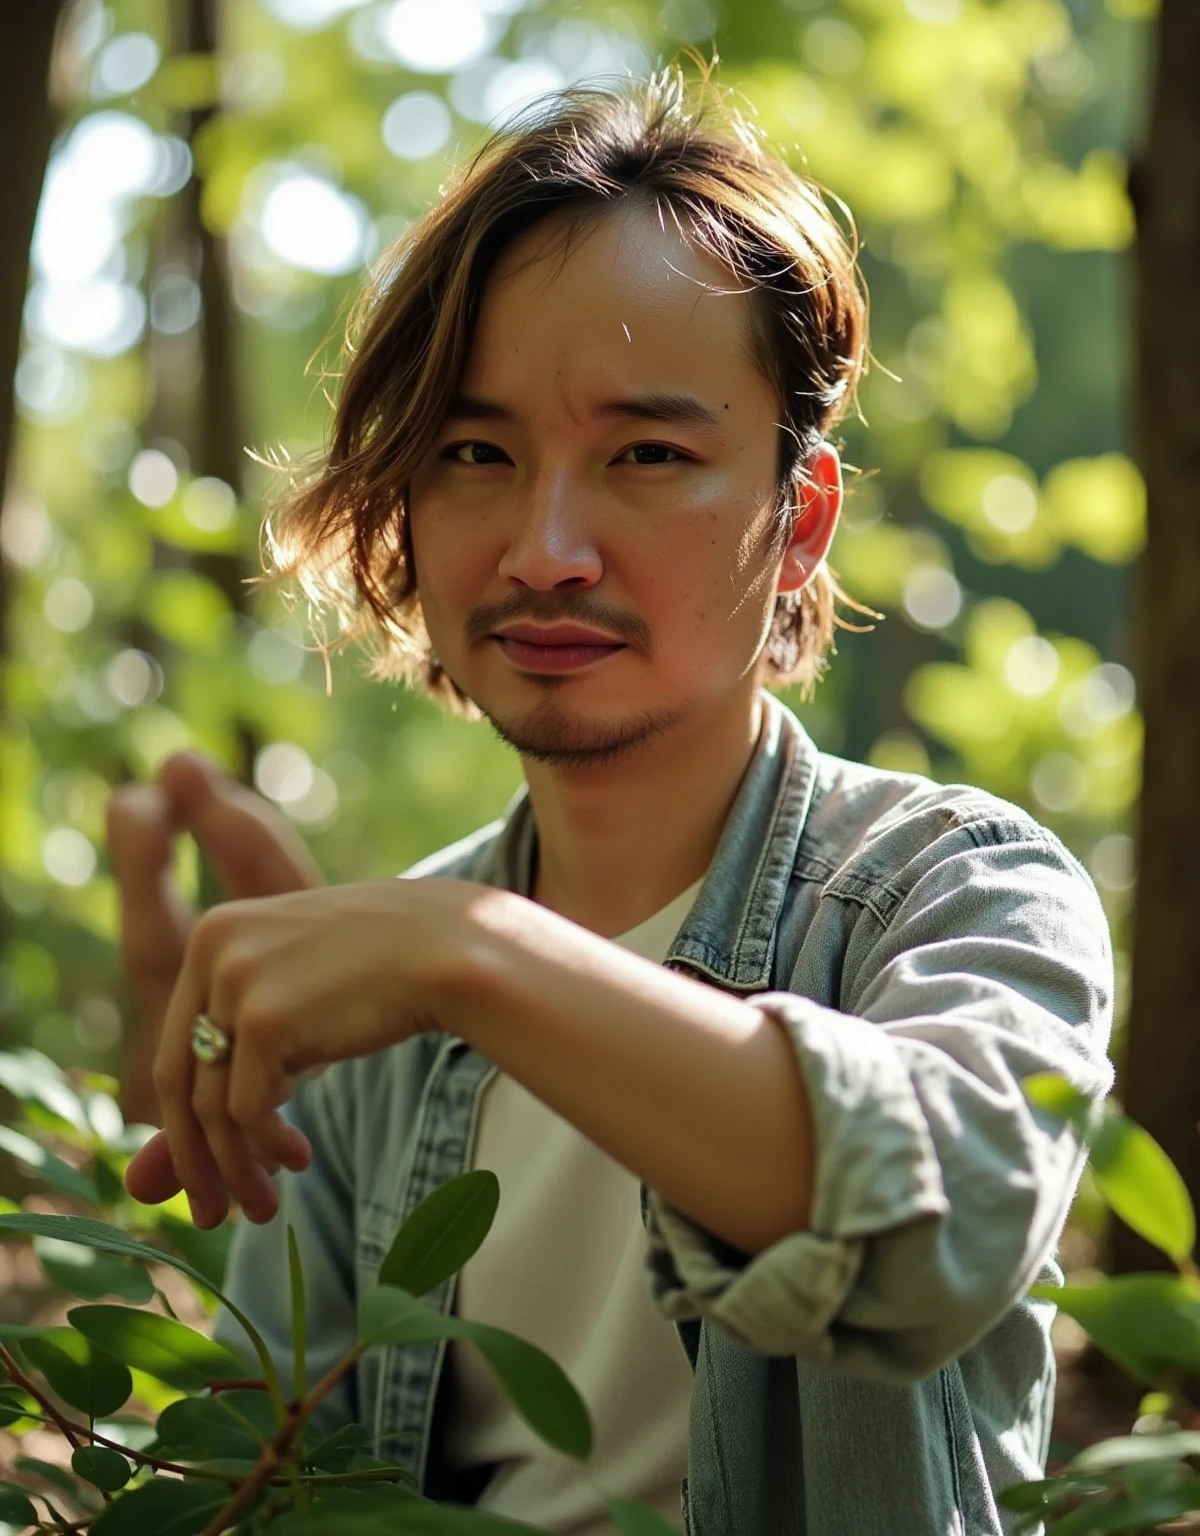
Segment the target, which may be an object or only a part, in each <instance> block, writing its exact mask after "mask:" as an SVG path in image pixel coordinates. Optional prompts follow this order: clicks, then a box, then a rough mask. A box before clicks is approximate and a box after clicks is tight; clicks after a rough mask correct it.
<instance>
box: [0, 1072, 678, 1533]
mask: <svg viewBox="0 0 1200 1536" xmlns="http://www.w3.org/2000/svg"><path fill="white" fill-rule="evenodd" d="M0 1084H2V1085H3V1086H4V1087H6V1088H7V1089H8V1090H9V1092H10V1093H11V1094H12V1095H13V1096H14V1097H15V1098H16V1100H17V1102H18V1104H19V1106H20V1119H19V1121H18V1123H17V1124H16V1125H14V1126H0V1146H2V1147H3V1148H4V1150H6V1151H7V1152H8V1153H9V1154H10V1155H11V1156H12V1157H15V1158H16V1159H17V1160H18V1161H19V1162H21V1163H23V1164H24V1165H25V1166H26V1168H27V1169H28V1170H29V1171H30V1172H31V1173H33V1174H34V1175H36V1176H37V1177H38V1178H39V1179H40V1180H41V1181H42V1183H43V1184H44V1185H45V1186H46V1187H47V1188H48V1189H49V1190H50V1191H52V1192H53V1193H54V1195H55V1196H57V1197H59V1198H60V1199H62V1198H65V1199H66V1200H68V1201H71V1202H74V1204H75V1205H82V1206H85V1207H89V1208H90V1210H89V1211H88V1212H87V1213H86V1214H85V1213H84V1212H77V1211H65V1212H57V1213H47V1212H45V1211H43V1210H24V1209H21V1208H19V1207H15V1206H13V1205H12V1203H11V1202H8V1206H9V1208H8V1209H6V1210H4V1211H0V1236H3V1235H7V1234H23V1235H24V1236H26V1237H27V1238H28V1239H29V1241H30V1242H31V1244H32V1246H33V1250H34V1252H35V1254H36V1255H37V1258H38V1261H39V1263H40V1264H41V1267H42V1270H43V1272H44V1274H45V1277H46V1280H47V1282H48V1283H49V1284H50V1285H51V1286H52V1287H54V1288H55V1289H57V1290H62V1291H66V1292H67V1293H68V1294H70V1295H72V1296H75V1297H78V1298H80V1299H81V1300H82V1301H83V1302H84V1304H83V1305H80V1306H75V1307H72V1308H71V1309H70V1310H69V1311H68V1313H67V1321H66V1324H65V1325H61V1324H60V1325H54V1326H49V1327H43V1326H17V1325H2V1324H0V1428H3V1429H7V1430H8V1431H9V1433H11V1434H14V1435H18V1436H20V1435H23V1434H25V1433H27V1432H28V1431H29V1430H30V1429H33V1428H35V1427H48V1428H53V1429H57V1430H58V1431H59V1432H60V1433H61V1434H62V1435H63V1436H64V1437H65V1439H66V1441H67V1442H68V1444H69V1446H70V1448H71V1458H70V1470H69V1471H68V1469H67V1468H66V1467H65V1466H60V1465H57V1464H54V1463H51V1462H47V1461H43V1460H39V1459H37V1458H34V1457H29V1456H21V1457H18V1458H17V1460H16V1462H15V1468H14V1470H15V1471H16V1472H18V1473H21V1474H23V1475H24V1477H25V1478H26V1479H27V1481H23V1482H18V1481H15V1480H3V1479H0V1522H5V1523H6V1524H7V1525H9V1526H15V1527H17V1528H18V1529H21V1530H26V1529H31V1530H38V1531H52V1532H56V1533H59V1536H80V1533H83V1532H85V1531H86V1532H88V1533H89V1536H143V1533H145V1532H149V1531H153V1532H155V1533H156V1536H218V1533H220V1532H223V1531H235V1532H238V1533H245V1536H249V1533H257V1532H261V1531H267V1530H269V1531H270V1532H271V1533H272V1536H323V1533H337V1532H344V1531H347V1530H353V1531H354V1532H356V1533H359V1532H361V1533H363V1536H374V1533H383V1532H389V1533H391V1532H395V1533H404V1532H412V1533H429V1536H441V1533H445V1536H500V1533H502V1532H505V1531H532V1530H534V1529H535V1527H533V1526H530V1525H526V1524H524V1523H521V1522H518V1521H513V1520H509V1519H504V1518H501V1517H499V1516H497V1515H491V1514H487V1513H484V1512H481V1511H479V1510H476V1509H473V1508H469V1507H464V1506H458V1505H450V1504H437V1503H435V1502H433V1501H432V1500H430V1499H426V1498H424V1497H423V1496H422V1495H421V1494H420V1492H419V1491H418V1489H417V1488H416V1486H415V1483H414V1479H413V1478H412V1475H411V1474H410V1472H409V1471H408V1470H407V1468H406V1467H404V1466H403V1465H401V1464H400V1463H398V1462H396V1461H392V1460H389V1459H387V1458H386V1457H382V1456H378V1455H376V1454H375V1453H374V1451H373V1449H372V1446H371V1442H370V1435H369V1434H368V1431H367V1430H366V1429H365V1428H364V1427H363V1426H362V1425H358V1424H349V1425H345V1426H343V1427H342V1428H340V1429H338V1430H337V1431H336V1432H335V1433H333V1434H332V1435H321V1434H320V1433H318V1432H317V1430H316V1429H315V1428H314V1424H313V1414H314V1412H315V1410H316V1409H317V1408H318V1407H319V1405H320V1404H321V1402H322V1401H323V1400H324V1398H325V1397H326V1396H327V1395H328V1394H329V1392H330V1391H331V1390H332V1389H333V1387H334V1386H335V1385H336V1384H337V1382H338V1381H339V1380H340V1379H341V1378H342V1377H343V1376H344V1375H346V1373H347V1372H349V1371H352V1370H353V1369H354V1367H355V1366H356V1365H357V1363H358V1361H359V1360H360V1359H361V1357H362V1355H363V1354H364V1353H365V1351H367V1350H368V1349H372V1348H375V1347H377V1346H380V1345H405V1344H417V1343H429V1342H431V1341H435V1340H441V1339H459V1340H465V1341H468V1342H469V1343H471V1344H472V1345H474V1347H475V1348H476V1349H478V1350H479V1352H480V1354H481V1355H482V1356H483V1358H484V1359H485V1360H486V1361H487V1363H488V1365H489V1366H490V1367H491V1369H492V1371H493V1372H494V1373H495V1375H496V1377H497V1379H498V1381H499V1383H500V1385H501V1387H502V1388H503V1390H504V1391H505V1392H506V1393H507V1395H508V1397H509V1399H510V1400H511V1401H512V1403H513V1405H514V1407H515V1408H516V1410H517V1411H518V1412H519V1413H520V1414H521V1416H522V1417H523V1418H524V1419H525V1420H526V1422H527V1423H528V1424H529V1425H530V1427H531V1428H532V1429H534V1430H535V1431H536V1433H537V1434H538V1435H539V1436H540V1437H541V1438H542V1439H543V1440H544V1441H545V1442H546V1443H547V1444H548V1445H550V1446H553V1447H554V1448H555V1449H556V1450H558V1451H561V1452H562V1453H563V1454H565V1455H567V1456H571V1457H573V1458H575V1459H576V1460H577V1461H579V1462H580V1463H583V1462H585V1461H586V1460H587V1458H588V1456H589V1455H590V1454H591V1450H592V1424H591V1419H590V1417H589V1414H588V1410H587V1407H586V1405H585V1404H584V1402H583V1399H582V1398H581V1397H580V1396H579V1393H578V1392H577V1391H576V1389H575V1387H574V1386H573V1385H572V1383H571V1381H570V1380H569V1378H568V1377H567V1376H566V1374H565V1373H564V1372H563V1371H562V1369H561V1368H560V1367H559V1366H558V1365H557V1364H556V1363H555V1362H554V1361H553V1360H552V1359H551V1358H550V1357H549V1356H548V1355H546V1354H545V1353H544V1352H543V1351H542V1350H540V1349H538V1348H536V1346H534V1345H532V1344H530V1343H528V1342H527V1341H526V1340H524V1339H521V1338H518V1337H516V1336H515V1335H514V1334H511V1333H507V1332H505V1331H504V1330H503V1329H499V1328H491V1327H487V1326H484V1325H483V1324H479V1323H473V1322H470V1321H467V1320H465V1319H462V1318H457V1317H453V1316H446V1315H444V1314H443V1313H441V1312H439V1311H438V1310H437V1309H436V1308H435V1307H433V1306H431V1305H430V1304H429V1303H428V1302H427V1301H424V1300H423V1299H422V1297H423V1296H425V1295H427V1294H428V1293H429V1292H430V1291H432V1290H435V1289H436V1288H437V1287H438V1286H440V1285H441V1284H442V1282H443V1281H445V1280H447V1279H448V1278H449V1277H450V1276H451V1275H453V1274H455V1273H456V1272H457V1271H458V1270H459V1269H460V1268H461V1267H462V1265H463V1264H465V1263H466V1262H467V1260H468V1259H469V1258H471V1256H472V1255H473V1254H474V1253H475V1252H476V1251H477V1250H478V1248H479V1246H480V1244H481V1243H482V1242H483V1241H484V1239H485V1238H486V1236H487V1234H488V1231H489V1229H490V1227H491V1224H492V1219H493V1217H494V1216H495V1212H496V1206H497V1203H498V1201H499V1185H498V1183H497V1181H496V1176H495V1175H494V1174H493V1173H489V1172H487V1171H485V1170H475V1171H472V1172H469V1173H465V1174H463V1175H461V1176H460V1177H459V1178H456V1179H452V1180H451V1181H450V1182H449V1183H448V1184H445V1185H443V1186H442V1187H441V1188H440V1189H437V1190H435V1191H434V1192H433V1194H431V1195H430V1196H429V1197H428V1199H427V1200H425V1201H424V1202H423V1203H422V1204H421V1205H420V1206H419V1207H418V1208H417V1209H416V1210H415V1211H414V1212H413V1213H412V1215H411V1216H410V1217H409V1219H408V1220H407V1221H406V1222H405V1223H404V1225H403V1226H402V1227H401V1228H400V1230H399V1232H398V1233H397V1234H396V1237H395V1239H394V1241H393V1243H392V1246H391V1248H390V1250H389V1251H388V1253H387V1255H386V1257H385V1258H384V1261H383V1265H382V1268H381V1270H380V1277H379V1278H380V1283H379V1284H378V1285H377V1286H374V1287H372V1288H370V1289H368V1290H365V1291H364V1292H363V1293H362V1294H361V1296H360V1297H359V1311H358V1322H359V1327H358V1332H359V1338H358V1342H357V1343H356V1344H355V1345H354V1346H353V1347H352V1348H351V1349H349V1350H348V1351H347V1352H346V1353H345V1354H344V1355H343V1357H342V1358H341V1359H340V1360H339V1361H337V1362H336V1363H335V1364H334V1365H333V1366H332V1367H331V1368H330V1369H329V1371H328V1372H327V1373H326V1374H325V1376H324V1377H322V1379H321V1380H320V1381H318V1382H316V1383H315V1385H313V1386H311V1387H310V1386H308V1384H307V1378H306V1374H305V1327H304V1319H305V1302H304V1276H303V1273H302V1270H301V1266H300V1260H299V1252H298V1248H297V1244H296V1240H295V1235H294V1233H293V1232H292V1230H291V1228H289V1229H288V1247H289V1256H290V1281H291V1302H292V1320H293V1364H294V1379H293V1381H292V1382H290V1383H284V1382H283V1381H281V1380H280V1375H279V1371H278V1369H277V1367H276V1364H275V1362H274V1361H273V1360H272V1358H271V1355H270V1352H269V1350H268V1349H267V1346H266V1343H265V1342H264V1340H263V1338H262V1336H261V1335H260V1334H259V1332H258V1331H257V1329H256V1328H255V1327H254V1325H253V1323H252V1322H251V1320H250V1319H249V1318H248V1317H246V1316H245V1315H244V1314H243V1313H242V1312H241V1311H240V1310H239V1309H238V1308H237V1307H236V1306H235V1304H234V1303H233V1302H231V1301H230V1299H229V1298H228V1297H227V1296H226V1295H225V1294H224V1293H223V1291H222V1289H221V1287H222V1284H223V1278H224V1260H225V1254H226V1252H227V1249H228V1241H229V1238H230V1236H231V1234H232V1229H231V1227H230V1226H229V1225H228V1224H226V1225H225V1226H224V1227H222V1228H219V1229H218V1231H217V1232H216V1233H206V1232H201V1231H199V1230H197V1229H196V1228H195V1227H193V1226H192V1225H191V1224H190V1222H189V1221H188V1220H187V1219H186V1217H185V1216H184V1215H183V1214H181V1212H180V1211H178V1210H176V1209H175V1208H174V1207H175V1206H176V1205H178V1203H179V1202H178V1201H176V1202H170V1203H168V1205H167V1206H166V1207H164V1208H163V1209H161V1210H160V1209H159V1208H157V1207H147V1206H142V1205H140V1204H138V1203H137V1202H136V1201H134V1200H132V1199H131V1198H130V1197H129V1196H128V1195H127V1194H126V1193H125V1189H124V1184H123V1182H122V1174H123V1172H124V1167H125V1163H126V1162H127V1161H128V1159H129V1157H130V1156H131V1155H132V1154H133V1152H134V1151H135V1150H136V1149H137V1147H139V1146H140V1145H141V1144H142V1143H143V1142H144V1140H145V1139H146V1136H147V1135H148V1134H149V1133H150V1128H149V1127H145V1126H125V1125H124V1124H123V1122H122V1120H121V1116H120V1113H119V1111H118V1109H117V1105H116V1101H115V1099H114V1097H113V1094H114V1092H115V1088H116V1085H115V1083H113V1082H112V1081H111V1080H109V1079H101V1078H97V1077H95V1076H89V1075H86V1074H78V1075H77V1076H76V1078H75V1079H74V1080H72V1079H71V1078H69V1077H68V1076H67V1074H66V1073H64V1072H62V1071H61V1070H60V1069H59V1068H58V1067H57V1066H55V1065H54V1063H53V1062H51V1061H50V1060H49V1059H48V1058H47V1057H45V1056H43V1055H41V1054H40V1053H38V1052H36V1051H32V1050H22V1051H18V1052H13V1053H0ZM92 1211H94V1212H95V1214H92V1213H91V1212H92ZM163 1265H165V1266H169V1267H170V1268H171V1269H173V1270H175V1271H176V1272H177V1273H178V1274H179V1275H181V1276H182V1277H183V1278H184V1280H185V1281H186V1282H187V1283H188V1284H189V1285H190V1286H191V1287H192V1288H193V1289H194V1290H195V1292H196V1294H197V1295H198V1296H199V1297H200V1299H201V1300H202V1302H203V1303H204V1305H205V1306H206V1308H209V1309H211V1308H212V1307H214V1306H215V1304H216V1303H217V1302H223V1303H224V1305H225V1306H226V1307H228V1309H229V1311H230V1312H231V1313H232V1314H233V1316H235V1317H236V1318H237V1319H238V1321H239V1322H240V1323H241V1326H242V1328H243V1329H244V1330H245V1333H246V1340H247V1354H246V1355H245V1356H242V1355H240V1354H238V1353H235V1352H234V1351H232V1350H230V1349H228V1348H227V1347H226V1346H225V1345H223V1344H220V1343H218V1342H216V1341H215V1340H213V1339H211V1338H209V1337H208V1336H207V1335H206V1334H204V1333H202V1332H200V1331H198V1330H197V1329H194V1328H190V1327H188V1326H187V1325H185V1324H184V1323H183V1322H181V1321H180V1320H179V1319H178V1318H177V1317H176V1316H175V1315H174V1312H173V1310H172V1308H171V1305H170V1301H169V1299H168V1298H167V1297H166V1295H165V1294H164V1293H163V1290H162V1288H161V1285H160V1284H159V1283H157V1281H156V1273H158V1266H163ZM106 1298H115V1300H114V1299H106ZM155 1302H157V1303H158V1304H159V1306H158V1307H157V1308H156V1307H154V1306H153V1303H155ZM143 1406H145V1407H147V1408H148V1409H149V1410H150V1411H149V1413H143V1412H142V1411H141V1410H142V1408H143ZM163 1473H168V1474H173V1475H171V1476H162V1475H160V1474H163ZM605 1503H606V1505H607V1507H608V1510H609V1514H610V1517H611V1519H612V1521H613V1523H614V1525H615V1526H616V1528H617V1529H618V1530H619V1531H621V1532H622V1533H623V1536H666V1533H669V1532H670V1531H671V1529H672V1527H671V1526H670V1525H668V1524H667V1523H666V1522H665V1521H664V1520H662V1519H661V1518H660V1517H659V1516H658V1515H656V1514H654V1513H653V1512H652V1511H651V1510H649V1509H646V1508H644V1507H642V1506H639V1505H636V1504H633V1503H630V1502H629V1501H627V1500H624V1499H617V1498H608V1497H605ZM39 1505H40V1506H41V1508H39V1507H38V1506H39Z"/></svg>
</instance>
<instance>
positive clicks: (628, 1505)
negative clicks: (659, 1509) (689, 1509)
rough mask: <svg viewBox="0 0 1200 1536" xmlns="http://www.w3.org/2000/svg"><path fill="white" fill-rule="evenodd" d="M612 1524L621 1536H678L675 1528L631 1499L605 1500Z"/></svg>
mask: <svg viewBox="0 0 1200 1536" xmlns="http://www.w3.org/2000/svg"><path fill="white" fill-rule="evenodd" d="M604 1502H605V1504H607V1505H608V1512H609V1514H610V1515H611V1516H612V1520H613V1524H614V1525H615V1526H616V1528H617V1530H618V1531H620V1533H621V1536H679V1531H678V1528H677V1527H676V1526H673V1525H672V1524H671V1523H670V1521H668V1520H664V1519H663V1517H662V1516H661V1515H658V1514H655V1512H654V1510H652V1509H647V1508H646V1506H645V1505H644V1504H635V1503H634V1502H633V1500H632V1499H605V1501H604Z"/></svg>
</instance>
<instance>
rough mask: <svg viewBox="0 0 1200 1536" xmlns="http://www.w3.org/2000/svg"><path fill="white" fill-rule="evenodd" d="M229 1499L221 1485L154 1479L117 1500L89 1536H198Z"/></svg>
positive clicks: (95, 1523)
mask: <svg viewBox="0 0 1200 1536" xmlns="http://www.w3.org/2000/svg"><path fill="white" fill-rule="evenodd" d="M230 1496H231V1494H230V1490H229V1488H227V1487H226V1486H225V1485H224V1484H222V1483H214V1482H209V1481H205V1482H199V1481H197V1482H185V1481H182V1480H181V1479H179V1478H169V1477H155V1478H152V1479H151V1481H150V1482H148V1483H142V1484H141V1485H140V1486H139V1487H137V1488H134V1489H132V1490H131V1491H130V1492H129V1493H123V1494H122V1495H121V1497H120V1498H119V1499H114V1500H113V1502H112V1503H111V1504H110V1505H109V1506H108V1507H107V1508H106V1509H105V1510H104V1512H103V1513H102V1514H101V1515H100V1517H99V1518H98V1519H97V1520H95V1521H93V1522H92V1524H91V1525H90V1526H89V1527H88V1536H197V1533H198V1532H200V1531H202V1530H203V1529H204V1527H205V1526H206V1525H208V1524H209V1523H210V1521H211V1520H212V1519H213V1517H214V1516H215V1515H217V1514H218V1513H219V1512H220V1511H221V1510H222V1509H224V1507H225V1505H226V1504H228V1502H229V1499H230Z"/></svg>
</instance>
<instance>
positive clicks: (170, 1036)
mask: <svg viewBox="0 0 1200 1536" xmlns="http://www.w3.org/2000/svg"><path fill="white" fill-rule="evenodd" d="M212 934H213V929H212V927H211V925H209V926H207V927H206V925H205V922H204V920H201V922H200V923H199V924H198V925H197V927H196V929H195V930H194V932H193V934H192V937H191V939H190V940H189V943H188V947H187V951H186V953H185V955H184V960H183V965H182V966H181V968H180V972H179V977H178V979H177V981H176V983H175V987H174V989H173V990H172V993H171V999H170V1002H169V1003H168V1004H167V1013H166V1018H165V1019H164V1021H163V1027H162V1033H161V1036H160V1038H159V1044H158V1054H157V1055H156V1057H155V1061H154V1086H155V1088H156V1089H157V1091H158V1099H159V1107H160V1109H161V1110H162V1119H163V1129H164V1130H165V1131H166V1134H167V1141H168V1143H169V1144H170V1149H171V1161H172V1162H173V1163H174V1165H175V1172H176V1174H177V1176H178V1178H179V1182H180V1184H181V1185H182V1186H183V1189H184V1190H185V1192H186V1193H187V1197H188V1204H189V1205H190V1206H191V1208H192V1219H193V1221H194V1222H195V1223H196V1225H197V1226H199V1227H209V1226H216V1225H217V1224H218V1223H219V1222H220V1221H223V1220H224V1218H225V1216H226V1214H227V1213H228V1210H229V1199H228V1191H227V1189H226V1186H225V1181H224V1179H223V1178H222V1177H221V1171H220V1168H219V1167H218V1165H217V1162H216V1159H215V1157H214V1156H213V1154H212V1151H211V1150H210V1148H209V1145H208V1140H207V1137H206V1136H205V1134H204V1128H203V1126H202V1125H201V1124H200V1122H199V1120H197V1118H196V1115H195V1111H194V1110H193V1108H192V1085H193V1079H194V1076H195V1069H196V1067H197V1065H198V1063H197V1061H196V1058H195V1057H194V1056H193V1055H192V1025H193V1023H194V1022H195V1018H196V1014H197V1013H198V1012H199V1011H200V1010H201V1009H202V1008H203V1007H204V1006H205V1001H206V999H207V996H208V989H209V976H210V974H211V970H212V958H211V954H210V951H212V950H213V949H214V947H215V945H216V943H217V940H216V939H215V937H210V935H212Z"/></svg>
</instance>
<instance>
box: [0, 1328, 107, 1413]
mask: <svg viewBox="0 0 1200 1536" xmlns="http://www.w3.org/2000/svg"><path fill="white" fill-rule="evenodd" d="M0 1338H4V1339H5V1340H6V1341H8V1342H11V1343H15V1344H16V1346H17V1352H18V1353H19V1354H20V1355H22V1356H23V1357H24V1359H25V1360H26V1361H27V1362H28V1363H29V1364H30V1365H31V1366H33V1367H34V1368H35V1369H36V1370H39V1371H40V1372H41V1373H42V1375H43V1376H44V1377H45V1378H46V1380H47V1381H48V1382H49V1383H50V1385H51V1386H52V1387H53V1388H54V1390H55V1392H57V1394H58V1395H59V1397H61V1398H62V1400H63V1402H64V1403H69V1404H70V1405H71V1407H72V1408H78V1409H79V1411H80V1412H81V1413H84V1414H86V1415H87V1416H88V1418H89V1419H98V1418H102V1417H103V1416H104V1415H105V1414H109V1413H116V1411H117V1409H118V1408H121V1407H123V1406H124V1405H125V1404H126V1403H127V1402H128V1401H129V1397H130V1394H131V1393H132V1391H133V1378H132V1377H131V1376H130V1374H129V1372H128V1371H127V1370H126V1368H125V1366H124V1365H122V1364H121V1362H120V1360H119V1359H118V1358H117V1357H116V1356H114V1355H112V1354H111V1353H110V1352H109V1351H108V1350H106V1349H104V1348H103V1347H102V1346H101V1345H99V1344H98V1343H96V1342H95V1341H93V1340H92V1339H88V1338H85V1337H83V1336H81V1335H80V1334H78V1333H76V1332H75V1331H74V1330H73V1329H71V1328H22V1329H19V1330H9V1329H0Z"/></svg>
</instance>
